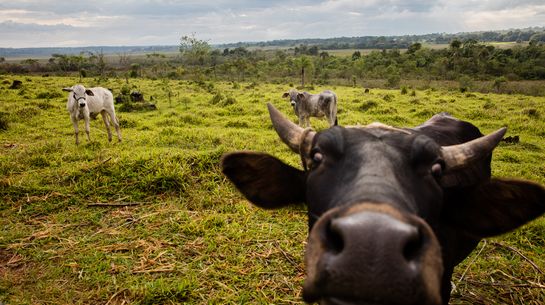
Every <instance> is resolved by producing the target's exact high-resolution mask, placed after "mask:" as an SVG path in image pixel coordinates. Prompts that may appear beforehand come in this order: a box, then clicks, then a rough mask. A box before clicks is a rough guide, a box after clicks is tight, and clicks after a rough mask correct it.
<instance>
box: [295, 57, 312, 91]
mask: <svg viewBox="0 0 545 305" xmlns="http://www.w3.org/2000/svg"><path fill="white" fill-rule="evenodd" d="M295 64H296V65H297V67H298V68H300V69H301V87H305V69H308V68H311V67H312V61H311V60H310V58H308V56H305V55H303V56H301V57H299V58H296V59H295Z"/></svg>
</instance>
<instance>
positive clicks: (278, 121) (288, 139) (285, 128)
mask: <svg viewBox="0 0 545 305" xmlns="http://www.w3.org/2000/svg"><path fill="white" fill-rule="evenodd" d="M267 108H268V109H269V115H270V116H271V121H272V124H273V127H274V129H275V130H276V133H278V136H279V137H280V139H281V140H282V142H284V143H286V145H288V147H289V148H290V149H291V150H292V151H294V152H296V153H298V154H299V153H301V151H300V148H301V147H304V148H303V149H305V150H306V148H307V147H308V146H309V145H308V144H310V143H311V142H312V138H313V137H314V135H315V134H316V133H315V132H314V131H310V132H305V129H303V128H301V127H300V126H299V125H297V124H295V123H293V122H292V121H290V120H288V119H286V118H285V117H284V116H283V115H282V113H280V111H278V109H276V108H275V107H274V106H273V105H272V104H271V103H267ZM303 137H305V138H304V139H303ZM307 143H308V144H307Z"/></svg>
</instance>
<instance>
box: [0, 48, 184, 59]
mask: <svg viewBox="0 0 545 305" xmlns="http://www.w3.org/2000/svg"><path fill="white" fill-rule="evenodd" d="M101 52H102V53H103V54H122V53H126V54H138V53H167V52H178V46H89V47H53V48H0V57H6V58H9V57H22V58H39V57H50V56H51V55H53V54H65V55H78V54H81V53H93V54H97V53H101Z"/></svg>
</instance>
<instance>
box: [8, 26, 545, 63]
mask: <svg viewBox="0 0 545 305" xmlns="http://www.w3.org/2000/svg"><path fill="white" fill-rule="evenodd" d="M454 39H458V40H460V41H465V40H468V39H474V40H476V41H480V42H523V41H530V40H532V39H534V40H537V41H542V42H545V27H531V28H525V29H509V30H502V31H480V32H464V33H456V34H447V33H433V34H424V35H403V36H359V37H335V38H306V39H282V40H271V41H261V42H237V43H227V44H219V45H213V47H214V48H217V49H225V48H237V47H257V48H266V47H282V48H289V47H296V46H299V45H309V46H318V47H319V49H322V50H338V49H393V48H398V49H405V48H407V47H408V46H409V45H411V44H413V43H415V42H419V43H426V44H446V43H450V42H451V41H452V40H454ZM89 52H92V53H94V54H96V53H100V52H102V53H103V54H123V53H125V54H138V53H140V54H143V53H171V52H178V46H177V45H170V46H169V45H166V46H89V47H70V48H68V47H66V48H65V47H52V48H0V57H5V58H11V57H19V58H44V57H50V56H51V55H52V54H66V55H77V54H81V53H89Z"/></svg>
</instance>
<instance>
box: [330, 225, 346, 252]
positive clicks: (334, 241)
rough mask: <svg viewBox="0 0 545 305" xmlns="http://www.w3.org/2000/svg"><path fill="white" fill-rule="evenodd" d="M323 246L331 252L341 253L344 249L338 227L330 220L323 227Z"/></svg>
mask: <svg viewBox="0 0 545 305" xmlns="http://www.w3.org/2000/svg"><path fill="white" fill-rule="evenodd" d="M325 246H326V249H328V250H329V251H331V252H333V253H341V252H342V250H343V249H344V239H343V237H342V235H341V233H340V232H339V231H338V227H337V226H335V225H333V224H332V223H331V222H329V223H328V225H327V226H326V229H325Z"/></svg>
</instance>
